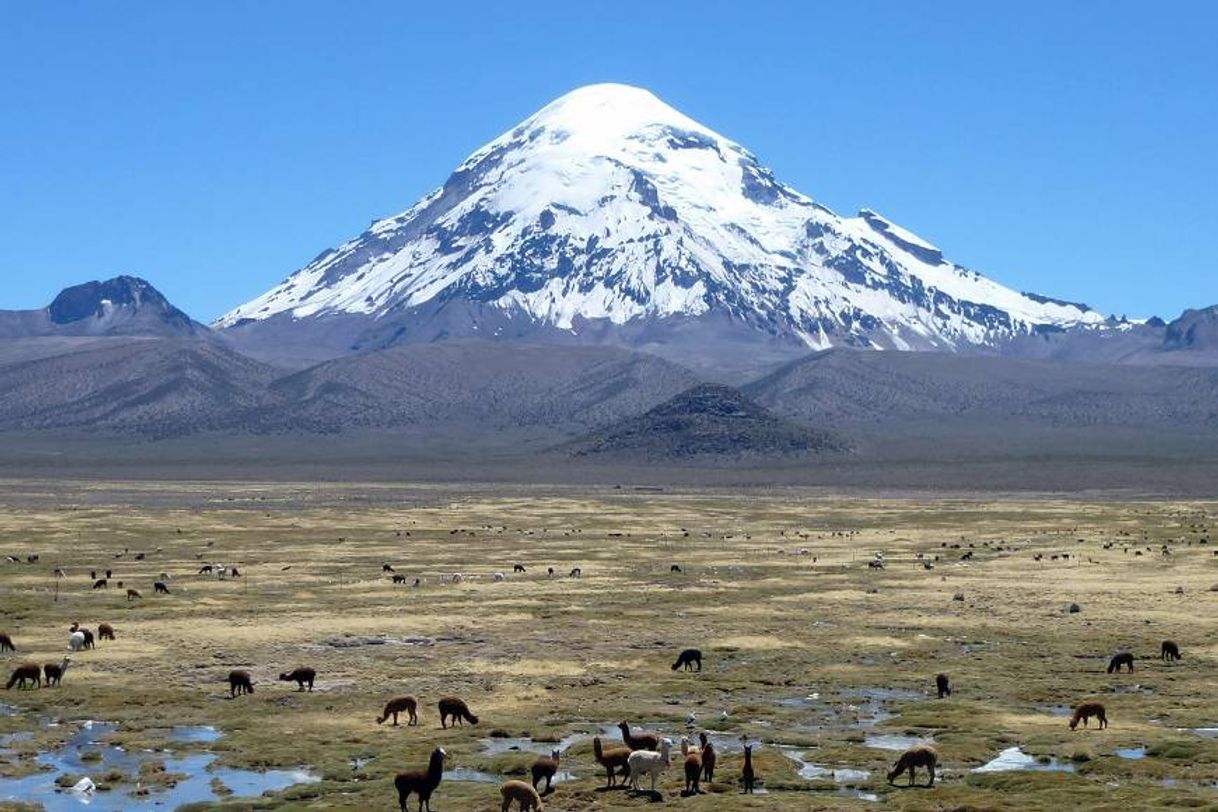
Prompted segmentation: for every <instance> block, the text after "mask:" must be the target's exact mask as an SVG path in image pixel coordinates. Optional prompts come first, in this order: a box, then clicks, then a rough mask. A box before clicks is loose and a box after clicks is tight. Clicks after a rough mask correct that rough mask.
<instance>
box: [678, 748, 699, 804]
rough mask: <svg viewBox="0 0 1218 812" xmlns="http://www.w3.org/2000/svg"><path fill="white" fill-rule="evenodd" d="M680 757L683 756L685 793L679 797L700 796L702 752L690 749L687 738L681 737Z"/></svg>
mask: <svg viewBox="0 0 1218 812" xmlns="http://www.w3.org/2000/svg"><path fill="white" fill-rule="evenodd" d="M681 755H683V756H685V791H684V792H682V793H681V795H683V796H690V795H701V794H702V787H701V786H700V784H701V783H702V752H701V751H700V750H699V749H698V748H696V747H690V744H689V737H688V736H682V737H681Z"/></svg>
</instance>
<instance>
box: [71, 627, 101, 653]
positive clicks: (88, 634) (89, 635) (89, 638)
mask: <svg viewBox="0 0 1218 812" xmlns="http://www.w3.org/2000/svg"><path fill="white" fill-rule="evenodd" d="M68 631H69V632H72V633H73V634H75V633H76V632H80V633H81V634H83V635H84V636H85V644H84V646H83V647H82V648H86V649H90V648H96V647H97V645H96V644H95V643H94V642H93V632H92V631H90V630H89V629H85V628H82V627H81V625H80V624H79V623H73V624H72V626H71V628H69V629H68Z"/></svg>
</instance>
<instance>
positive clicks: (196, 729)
mask: <svg viewBox="0 0 1218 812" xmlns="http://www.w3.org/2000/svg"><path fill="white" fill-rule="evenodd" d="M223 735H224V734H223V733H221V732H220V731H218V730H216V729H215V728H214V727H212V726H211V725H178V726H177V727H173V728H170V730H169V740H170V741H173V742H182V743H184V744H211V743H212V742H216V741H219V740H220V738H221V737H222V736H223Z"/></svg>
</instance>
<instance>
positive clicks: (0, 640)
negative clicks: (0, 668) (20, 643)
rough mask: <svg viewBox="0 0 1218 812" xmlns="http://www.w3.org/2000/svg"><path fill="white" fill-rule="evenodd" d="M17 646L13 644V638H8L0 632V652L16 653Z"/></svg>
mask: <svg viewBox="0 0 1218 812" xmlns="http://www.w3.org/2000/svg"><path fill="white" fill-rule="evenodd" d="M16 650H17V646H16V645H14V643H13V638H11V637H9V636H8V635H7V634H5V633H4V632H0V651H16Z"/></svg>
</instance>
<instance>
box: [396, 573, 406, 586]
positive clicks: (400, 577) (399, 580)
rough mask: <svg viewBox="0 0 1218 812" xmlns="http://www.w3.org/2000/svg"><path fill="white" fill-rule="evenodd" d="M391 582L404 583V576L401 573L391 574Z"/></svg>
mask: <svg viewBox="0 0 1218 812" xmlns="http://www.w3.org/2000/svg"><path fill="white" fill-rule="evenodd" d="M393 582H394V583H395V584H404V583H406V576H405V575H402V574H401V573H398V574H396V575H394V576H393Z"/></svg>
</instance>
